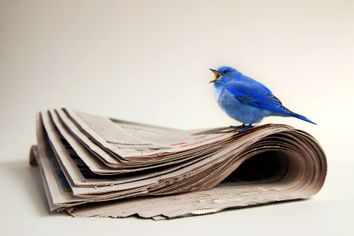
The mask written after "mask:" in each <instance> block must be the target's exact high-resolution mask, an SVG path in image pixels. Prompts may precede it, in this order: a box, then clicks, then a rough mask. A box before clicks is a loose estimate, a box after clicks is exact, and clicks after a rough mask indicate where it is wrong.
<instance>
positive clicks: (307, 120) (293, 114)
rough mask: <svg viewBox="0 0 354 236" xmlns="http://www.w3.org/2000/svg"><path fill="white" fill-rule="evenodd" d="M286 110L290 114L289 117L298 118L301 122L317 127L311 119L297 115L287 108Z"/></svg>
mask: <svg viewBox="0 0 354 236" xmlns="http://www.w3.org/2000/svg"><path fill="white" fill-rule="evenodd" d="M284 110H285V111H286V112H287V113H288V115H289V116H291V117H295V118H298V119H300V120H303V121H306V122H309V123H311V124H314V125H317V124H316V123H315V122H313V121H311V120H310V119H308V118H307V117H305V116H303V115H300V114H298V113H295V112H293V111H290V110H289V109H287V108H285V107H284Z"/></svg>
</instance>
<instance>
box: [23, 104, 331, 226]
mask: <svg viewBox="0 0 354 236" xmlns="http://www.w3.org/2000/svg"><path fill="white" fill-rule="evenodd" d="M36 131H37V145H34V146H32V148H31V155H30V163H31V164H32V165H37V166H39V170H40V173H41V177H42V180H43V185H44V189H45V192H46V195H47V199H48V203H49V207H50V210H51V211H60V210H65V211H66V212H68V213H69V214H71V215H73V216H81V217H92V216H97V217H127V216H132V215H137V216H140V217H143V218H152V219H167V218H174V217H182V216H189V215H201V214H207V213H214V212H218V211H221V210H223V209H229V208H240V207H245V206H252V205H259V204H265V203H271V202H277V201H286V200H293V199H304V198H309V197H310V196H312V195H314V194H315V193H317V192H318V191H319V190H320V189H321V187H322V185H323V183H324V180H325V177H326V170H327V166H326V158H325V154H324V152H323V150H322V149H321V147H320V145H319V144H318V143H317V141H316V140H315V139H314V138H313V137H312V136H311V135H309V134H308V133H306V132H304V131H301V130H297V129H294V128H292V127H290V126H287V125H283V124H267V125H262V126H256V127H254V128H251V129H249V130H248V131H246V132H239V129H238V128H235V127H226V128H217V129H204V130H177V129H170V128H163V127H158V126H152V125H146V124H140V123H133V122H128V121H123V120H118V119H112V118H106V117H101V116H97V115H91V114H87V113H83V112H78V111H75V110H71V109H65V108H63V109H53V110H49V111H44V112H41V113H39V114H38V116H37V125H36Z"/></svg>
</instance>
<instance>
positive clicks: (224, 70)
mask: <svg viewBox="0 0 354 236" xmlns="http://www.w3.org/2000/svg"><path fill="white" fill-rule="evenodd" d="M210 70H211V72H213V74H214V79H213V80H212V81H210V83H214V84H218V83H225V82H228V81H229V80H231V79H232V78H234V77H235V76H237V75H238V74H240V72H239V71H237V70H236V69H234V68H232V67H230V66H221V67H219V68H218V69H212V68H210Z"/></svg>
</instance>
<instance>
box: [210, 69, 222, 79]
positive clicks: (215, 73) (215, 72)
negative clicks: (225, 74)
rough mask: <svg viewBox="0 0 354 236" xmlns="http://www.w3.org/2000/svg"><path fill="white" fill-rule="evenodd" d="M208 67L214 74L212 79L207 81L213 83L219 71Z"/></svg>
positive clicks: (218, 76) (218, 75)
mask: <svg viewBox="0 0 354 236" xmlns="http://www.w3.org/2000/svg"><path fill="white" fill-rule="evenodd" d="M209 69H210V70H211V72H213V74H214V79H213V80H212V81H210V82H209V83H214V82H215V81H217V80H218V79H219V78H220V76H221V74H220V73H219V71H217V70H215V69H212V68H209Z"/></svg>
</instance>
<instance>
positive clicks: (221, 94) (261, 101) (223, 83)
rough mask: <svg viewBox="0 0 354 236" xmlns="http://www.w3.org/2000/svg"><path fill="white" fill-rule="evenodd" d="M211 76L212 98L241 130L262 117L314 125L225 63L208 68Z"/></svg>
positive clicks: (256, 82) (257, 83)
mask: <svg viewBox="0 0 354 236" xmlns="http://www.w3.org/2000/svg"><path fill="white" fill-rule="evenodd" d="M210 70H211V71H212V72H213V74H214V76H215V78H214V79H213V80H212V81H210V83H213V85H214V93H215V97H216V100H217V102H218V104H219V106H220V107H221V109H222V110H223V111H224V112H225V113H226V114H227V115H228V116H230V117H231V118H233V119H235V120H237V121H239V122H241V123H242V127H243V129H241V132H242V131H246V130H247V129H249V128H251V127H252V125H253V124H255V123H258V122H260V121H261V120H262V119H263V118H264V117H266V116H284V117H295V118H298V119H300V120H303V121H307V122H310V123H312V124H316V123H314V122H312V121H311V120H309V119H308V118H306V117H305V116H302V115H300V114H297V113H295V112H293V111H291V110H289V109H288V108H286V107H284V106H283V104H282V103H281V101H280V100H279V99H278V98H277V97H276V96H274V95H273V93H272V92H271V91H270V89H268V88H267V87H266V86H264V85H263V84H261V83H260V82H258V81H256V80H254V79H252V78H250V77H248V76H246V75H244V74H242V73H241V72H239V71H237V70H236V69H234V68H232V67H229V66H222V67H219V68H218V69H216V70H215V69H210Z"/></svg>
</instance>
